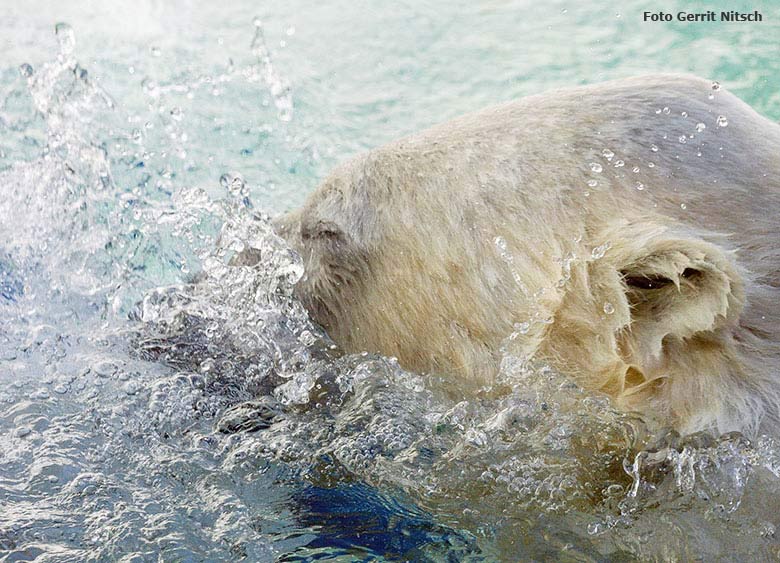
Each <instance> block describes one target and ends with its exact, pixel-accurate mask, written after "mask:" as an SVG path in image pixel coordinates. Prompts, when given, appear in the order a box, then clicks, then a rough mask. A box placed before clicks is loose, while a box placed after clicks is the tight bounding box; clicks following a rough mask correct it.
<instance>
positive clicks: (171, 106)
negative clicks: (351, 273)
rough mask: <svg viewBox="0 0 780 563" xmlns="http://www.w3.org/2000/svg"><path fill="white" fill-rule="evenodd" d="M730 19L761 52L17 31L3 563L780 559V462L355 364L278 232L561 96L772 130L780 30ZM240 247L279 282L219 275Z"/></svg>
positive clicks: (0, 350)
mask: <svg viewBox="0 0 780 563" xmlns="http://www.w3.org/2000/svg"><path fill="white" fill-rule="evenodd" d="M692 4H693V5H694V6H698V8H695V7H692ZM740 4H741V6H740ZM724 7H726V6H724ZM728 8H729V9H740V8H743V9H750V10H753V9H759V10H761V11H763V13H764V19H765V21H764V22H762V23H761V24H731V25H729V24H720V23H718V24H706V25H705V24H687V25H686V24H679V23H672V24H650V23H644V22H642V21H641V13H642V11H644V10H658V9H663V10H665V11H674V12H676V11H677V10H681V9H686V10H688V11H695V10H696V9H701V10H704V9H713V6H712V3H710V2H706V3H705V2H700V3H691V2H668V3H666V4H665V5H664V6H663V7H662V8H659V7H658V6H657V3H653V2H640V1H631V2H622V3H620V5H619V6H605V5H604V3H599V4H598V5H588V4H587V3H572V2H557V1H552V2H543V3H542V2H525V1H514V2H511V1H510V2H481V3H473V2H472V3H466V2H459V3H452V2H424V3H421V2H415V3H406V4H404V3H401V4H395V5H389V4H384V3H379V2H369V3H353V2H329V3H321V4H318V5H312V4H311V3H308V2H307V3H304V2H299V1H286V2H268V3H264V4H263V5H262V6H259V5H257V4H253V3H249V2H232V3H229V4H227V5H220V4H213V3H195V2H184V1H176V2H165V3H162V2H154V1H145V2H144V1H142V2H137V3H134V4H133V5H132V6H130V5H126V6H120V5H108V4H105V5H103V4H97V3H95V4H91V5H84V3H72V4H67V3H65V4H63V3H55V2H43V1H41V2H32V3H24V4H22V3H16V4H15V5H9V6H4V7H3V17H2V19H0V47H2V52H3V54H4V59H3V63H2V65H1V66H0V130H1V131H2V136H0V189H2V198H0V436H2V440H0V560H2V561H26V560H36V561H85V560H86V561H115V560H121V561H128V562H129V561H133V562H135V561H158V560H162V561H233V560H242V559H243V560H247V561H274V560H282V561H309V560H338V561H363V560H365V561H376V560H413V561H470V560H471V561H495V560H539V561H560V560H570V561H574V560H576V561H599V560H620V561H630V560H636V559H639V560H645V559H660V560H668V559H687V558H693V559H701V560H711V559H715V558H720V560H734V561H743V560H767V559H777V558H778V557H780V543H779V542H778V540H777V537H776V533H775V530H776V527H777V525H778V523H779V522H778V516H777V514H776V511H775V510H774V509H773V507H774V506H776V505H777V504H776V503H777V502H778V501H780V448H779V447H778V445H777V444H776V443H775V442H774V441H773V440H772V439H771V438H769V437H759V438H757V439H756V440H754V441H753V442H749V441H747V440H746V439H745V438H743V437H741V436H736V435H726V436H720V437H710V436H693V437H677V436H673V435H652V434H650V433H649V432H648V431H647V429H646V428H645V427H644V426H643V424H642V422H641V421H639V420H636V419H633V418H632V417H629V416H626V415H623V414H620V413H617V412H615V411H613V410H612V409H611V408H610V406H609V404H608V402H607V401H606V400H605V399H604V398H602V397H599V396H595V395H589V394H587V393H585V392H583V391H582V390H580V389H578V388H577V387H576V386H574V385H572V384H571V383H570V382H569V381H568V380H567V378H566V377H565V374H557V373H554V372H552V371H550V370H549V369H547V368H545V367H544V366H528V365H525V364H523V363H522V362H519V361H517V360H516V359H514V358H511V357H507V358H505V362H504V364H505V365H504V370H503V372H502V377H503V378H504V382H507V383H510V384H511V385H512V387H513V388H514V391H513V392H512V393H511V394H510V395H507V396H503V397H500V398H494V399H485V400H482V401H479V402H458V401H457V400H455V399H453V398H452V397H443V396H440V395H439V394H438V393H437V391H436V390H435V389H432V388H430V387H429V386H428V383H427V382H426V379H425V377H423V376H421V375H418V374H414V373H408V372H405V371H403V370H402V369H401V368H400V367H399V366H398V365H397V363H395V361H394V360H393V359H392V358H379V357H373V356H362V355H357V356H347V357H339V355H338V351H337V350H335V349H334V348H333V346H332V343H331V342H330V340H329V339H328V337H327V335H325V334H323V333H322V332H321V331H320V330H319V329H318V328H317V327H316V326H314V325H313V324H311V323H310V322H309V320H308V317H307V315H306V312H305V311H304V310H303V308H302V307H301V305H300V304H299V303H298V302H297V301H296V300H295V299H294V297H292V289H293V287H294V284H295V282H296V281H297V280H298V279H299V278H300V276H301V275H302V273H303V272H302V268H301V263H300V260H299V258H298V257H297V256H296V255H295V254H294V253H292V252H291V251H290V250H289V248H287V246H286V244H285V243H284V241H282V240H280V239H278V238H277V237H276V236H275V235H274V234H273V232H272V230H271V229H270V226H269V224H268V217H270V216H273V215H275V214H278V213H280V212H283V211H285V210H287V209H291V208H293V207H296V206H298V205H300V203H301V202H302V201H303V200H304V198H305V196H306V195H307V194H308V193H309V192H310V191H311V190H312V189H313V188H314V187H315V186H316V184H317V182H318V181H319V179H321V178H322V177H323V176H324V175H325V174H326V173H327V172H328V170H330V169H331V168H332V167H333V166H334V165H335V164H336V163H338V162H339V161H340V160H342V159H344V158H347V157H349V156H350V155H352V154H355V153H356V152H358V151H360V150H363V149H366V148H370V147H373V146H377V145H379V144H381V143H383V142H386V141H389V140H391V139H394V138H396V137H398V136H400V135H403V134H406V133H410V132H413V131H416V130H419V129H421V128H424V127H426V126H428V125H430V124H433V123H436V122H440V121H442V120H445V119H447V118H450V117H453V116H455V115H458V114H461V113H465V112H468V111H472V110H475V109H477V108H480V107H483V106H485V105H488V104H491V103H495V102H499V101H503V100H509V99H512V98H516V97H520V96H523V95H527V94H533V93H538V92H542V91H544V90H547V89H551V88H556V87H563V86H572V85H577V84H584V83H592V82H598V81H601V80H607V79H611V78H618V77H623V76H630V75H635V74H639V73H642V72H649V71H658V70H664V71H674V72H693V73H695V74H699V75H703V76H707V77H710V78H712V79H717V80H718V81H720V82H721V84H722V85H723V86H724V87H726V88H728V89H730V90H731V91H733V92H735V93H736V94H737V95H739V96H740V97H742V98H743V99H744V100H745V101H747V102H748V103H750V104H751V105H752V106H753V107H755V108H756V109H757V110H758V111H760V112H761V113H763V114H765V115H767V116H769V117H771V118H774V119H780V79H779V78H778V77H780V60H778V57H777V44H778V43H777V38H778V37H780V9H778V7H776V6H775V5H774V3H773V2H763V3H758V4H751V5H749V6H748V5H747V4H745V3H739V2H737V3H730V4H729V6H728ZM62 22H66V24H67V25H59V26H57V28H56V33H55V25H56V24H58V23H62ZM247 247H251V248H255V249H257V250H259V251H261V252H262V255H263V259H262V261H261V266H262V267H261V268H259V269H257V270H253V271H250V270H248V269H242V268H235V267H231V266H229V265H228V260H229V258H230V256H231V255H232V254H233V253H235V252H237V251H240V250H243V249H245V248H247ZM194 280H197V283H192V282H193V281H194Z"/></svg>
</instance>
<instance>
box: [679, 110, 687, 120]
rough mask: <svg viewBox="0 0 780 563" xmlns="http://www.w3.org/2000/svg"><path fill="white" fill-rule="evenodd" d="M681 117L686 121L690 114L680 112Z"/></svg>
mask: <svg viewBox="0 0 780 563" xmlns="http://www.w3.org/2000/svg"><path fill="white" fill-rule="evenodd" d="M680 115H681V116H682V117H683V119H684V118H686V117H688V112H687V111H683V112H680Z"/></svg>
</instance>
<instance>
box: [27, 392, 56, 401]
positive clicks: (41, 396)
mask: <svg viewBox="0 0 780 563" xmlns="http://www.w3.org/2000/svg"><path fill="white" fill-rule="evenodd" d="M50 396H51V395H50V394H49V392H48V391H47V390H46V389H38V390H37V391H33V392H32V393H30V398H31V399H33V400H34V401H37V400H46V399H48V398H49V397H50Z"/></svg>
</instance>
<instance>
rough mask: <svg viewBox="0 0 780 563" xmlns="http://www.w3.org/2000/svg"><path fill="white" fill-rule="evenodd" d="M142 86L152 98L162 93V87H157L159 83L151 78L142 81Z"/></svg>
mask: <svg viewBox="0 0 780 563" xmlns="http://www.w3.org/2000/svg"><path fill="white" fill-rule="evenodd" d="M141 88H143V90H144V92H145V93H146V95H147V96H150V97H152V98H156V97H158V96H159V95H160V89H159V88H158V87H157V83H156V82H155V81H154V80H150V79H149V78H147V79H145V80H144V81H143V82H141Z"/></svg>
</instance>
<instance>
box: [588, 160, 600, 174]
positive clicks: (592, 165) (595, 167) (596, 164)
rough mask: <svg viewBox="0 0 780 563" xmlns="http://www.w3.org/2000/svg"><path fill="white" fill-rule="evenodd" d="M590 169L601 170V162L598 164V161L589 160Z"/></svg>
mask: <svg viewBox="0 0 780 563" xmlns="http://www.w3.org/2000/svg"><path fill="white" fill-rule="evenodd" d="M590 169H591V170H593V171H594V172H601V170H602V168H601V164H599V163H598V162H591V163H590Z"/></svg>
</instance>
